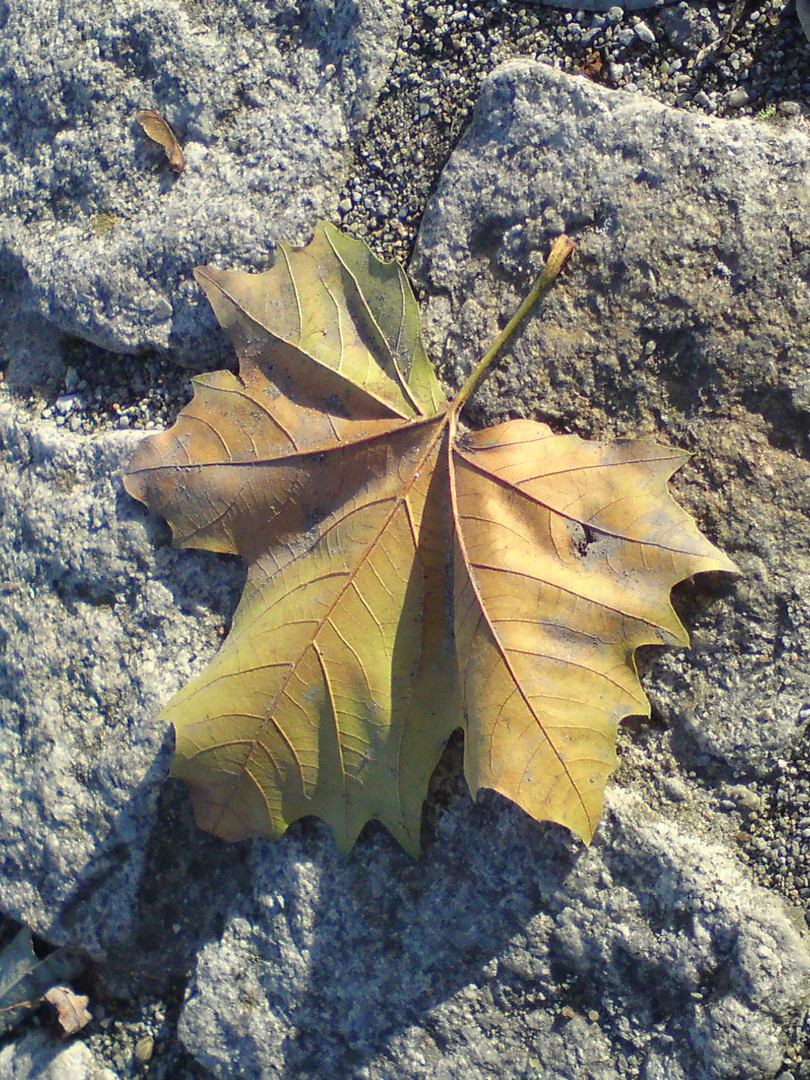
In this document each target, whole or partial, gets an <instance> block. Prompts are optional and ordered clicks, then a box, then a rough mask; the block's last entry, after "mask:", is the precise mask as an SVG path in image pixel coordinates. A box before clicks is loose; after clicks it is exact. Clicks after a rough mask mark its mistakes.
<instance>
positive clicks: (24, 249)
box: [0, 0, 402, 362]
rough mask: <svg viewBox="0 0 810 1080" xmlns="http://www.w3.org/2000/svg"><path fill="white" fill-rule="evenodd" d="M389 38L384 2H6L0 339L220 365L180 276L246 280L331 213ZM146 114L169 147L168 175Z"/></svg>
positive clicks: (0, 42)
mask: <svg viewBox="0 0 810 1080" xmlns="http://www.w3.org/2000/svg"><path fill="white" fill-rule="evenodd" d="M401 18H402V3H401V0H318V2H312V3H307V4H301V5H298V4H296V3H294V2H293V0H268V2H267V3H263V4H260V5H257V4H254V3H252V2H251V0H247V2H234V3H228V4H222V3H220V2H218V0H198V2H195V3H194V4H188V3H184V2H181V0H160V2H155V0H121V2H119V3H116V4H115V5H112V6H111V5H109V4H106V3H96V4H95V5H94V4H92V3H82V4H62V5H54V4H52V3H49V2H44V3H31V2H30V0H6V2H4V3H3V5H2V11H1V12H0V21H1V22H2V35H0V67H2V69H3V70H5V71H8V72H9V73H11V74H10V75H9V78H8V79H5V80H4V81H3V83H2V85H0V154H2V161H3V168H2V170H0V282H1V283H2V285H1V286H0V288H2V290H9V291H10V292H11V293H12V300H13V302H12V303H10V310H9V312H8V314H9V319H8V321H5V320H3V325H2V326H0V333H6V332H9V331H10V329H11V327H12V326H13V324H14V321H15V318H14V317H12V316H15V315H16V312H17V310H19V308H22V309H23V310H24V311H26V310H27V311H29V312H33V313H36V314H40V315H41V316H42V317H43V318H45V319H46V320H47V321H48V322H49V323H50V324H51V325H52V326H53V327H55V328H57V329H58V330H59V331H62V332H64V333H67V334H72V335H77V336H79V337H83V338H86V339H88V340H90V341H93V342H95V343H96V344H98V345H101V346H103V347H105V348H109V349H112V350H118V351H137V350H140V349H145V348H156V349H169V348H171V349H172V350H173V351H174V352H175V354H176V356H177V357H178V359H183V360H186V361H189V362H198V361H200V360H201V359H202V360H203V361H204V359H205V357H206V356H210V355H212V354H213V353H214V352H215V351H216V350H217V349H219V348H221V345H220V339H219V337H218V336H217V335H216V334H213V333H212V330H213V328H214V322H213V319H212V317H211V315H210V312H209V311H208V309H207V305H206V303H205V300H204V299H203V297H202V294H201V292H200V290H199V289H198V288H197V287H196V285H195V284H194V281H193V279H192V277H191V271H192V269H193V267H194V266H195V265H196V264H198V263H203V262H209V261H213V262H216V261H217V259H218V258H220V257H221V256H222V254H223V253H225V254H226V257H227V259H228V265H233V259H234V256H235V255H236V254H237V253H238V254H239V255H240V257H241V258H242V260H243V262H242V265H243V266H244V267H245V268H253V269H255V268H262V267H264V266H266V265H267V263H268V261H269V260H270V258H271V255H272V251H273V249H274V245H275V244H276V242H277V241H278V240H279V239H280V238H283V239H286V240H288V241H289V240H299V241H304V240H306V239H307V237H308V233H309V231H310V230H311V227H312V224H313V223H314V221H315V220H316V219H317V218H318V217H321V216H329V215H330V214H334V213H335V210H336V206H337V199H338V194H339V191H340V188H341V185H342V183H343V180H344V176H345V169H346V163H347V160H348V152H349V150H350V147H351V144H352V140H353V139H355V138H356V137H357V136H358V135H359V133H360V131H361V130H362V128H363V125H364V123H365V120H366V118H367V116H368V112H369V109H370V107H371V105H372V104H373V102H374V101H375V99H376V96H377V93H378V91H379V89H380V86H381V85H382V83H383V81H384V79H385V76H386V73H387V71H388V68H389V66H390V63H391V60H392V58H393V55H394V52H395V48H396V41H397V36H398V33H399V29H400V25H401ZM145 107H148V108H156V109H158V110H159V111H160V112H161V113H163V114H165V116H166V118H167V119H168V120H169V122H170V123H171V124H172V125H173V126H174V127H175V129H176V131H177V133H178V136H179V138H180V141H181V142H182V144H183V147H184V151H185V157H186V167H185V170H184V171H183V172H182V173H181V174H180V175H176V174H174V173H173V172H172V171H171V169H170V168H169V167H168V163H167V161H166V157H165V154H164V152H163V150H162V149H161V148H160V147H159V146H157V145H156V144H154V143H152V142H150V141H149V140H148V139H147V138H146V136H145V135H144V133H143V131H142V130H141V128H140V126H139V125H138V123H137V122H136V120H135V114H136V112H137V111H138V110H139V109H143V108H145ZM7 306H9V305H7ZM2 316H3V305H2V304H0V318H2Z"/></svg>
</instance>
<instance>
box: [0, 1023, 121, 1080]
mask: <svg viewBox="0 0 810 1080" xmlns="http://www.w3.org/2000/svg"><path fill="white" fill-rule="evenodd" d="M33 1077H37V1080H117V1078H116V1075H115V1073H114V1072H113V1071H112V1070H111V1069H108V1068H106V1067H105V1066H103V1065H100V1064H99V1063H98V1061H97V1060H96V1059H95V1057H94V1056H93V1054H92V1053H91V1051H90V1050H89V1049H88V1048H87V1046H85V1044H84V1043H83V1042H81V1040H72V1041H71V1042H69V1043H68V1044H67V1045H65V1043H64V1042H61V1041H60V1040H59V1039H57V1038H55V1037H54V1036H53V1035H49V1034H48V1033H47V1032H44V1031H32V1032H29V1034H27V1035H25V1036H23V1038H21V1039H18V1040H17V1042H15V1043H10V1044H9V1045H8V1046H4V1047H3V1049H2V1050H0V1080H32V1078H33Z"/></svg>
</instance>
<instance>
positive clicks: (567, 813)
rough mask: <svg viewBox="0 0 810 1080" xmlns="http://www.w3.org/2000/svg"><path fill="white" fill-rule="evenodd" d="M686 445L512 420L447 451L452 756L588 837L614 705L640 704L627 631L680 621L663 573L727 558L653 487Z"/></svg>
mask: <svg viewBox="0 0 810 1080" xmlns="http://www.w3.org/2000/svg"><path fill="white" fill-rule="evenodd" d="M685 460H686V455H684V454H681V453H679V452H678V451H672V450H668V449H666V448H664V447H661V446H658V445H657V444H656V443H654V442H652V441H651V440H645V439H637V440H623V441H620V442H614V443H598V442H585V441H583V440H581V439H579V438H578V437H576V436H573V435H558V436H555V435H553V434H552V432H551V431H550V429H549V428H548V427H546V426H545V425H544V424H536V423H533V422H532V421H528V420H515V421H510V422H509V423H506V424H501V425H499V426H498V427H495V428H490V429H489V430H487V431H484V432H479V433H475V434H473V435H470V436H468V437H467V438H465V439H464V440H463V441H462V442H461V444H460V445H459V446H458V447H457V448H456V450H455V451H454V453H453V487H454V508H455V516H456V526H457V531H456V560H455V633H456V648H457V654H458V659H459V665H460V669H461V679H462V687H463V695H464V705H465V711H466V715H467V739H466V743H465V771H466V775H467V779H468V782H469V784H470V788H471V790H472V791H473V792H475V791H477V790H478V789H479V788H482V787H489V788H494V789H495V790H496V791H500V792H501V793H502V794H504V795H506V796H508V797H509V798H510V799H513V800H514V801H515V802H517V803H519V804H520V805H521V806H522V807H523V808H524V809H525V810H527V811H528V813H530V814H531V815H532V816H533V817H536V818H539V819H545V818H551V819H553V820H555V821H559V822H561V823H562V824H564V825H567V826H568V827H569V828H570V829H572V830H573V831H574V832H576V833H577V834H578V835H579V836H581V837H582V838H583V839H585V840H586V841H587V840H590V838H591V836H592V834H593V831H594V829H595V828H596V825H597V823H598V821H599V818H600V817H601V813H602V803H603V793H604V787H605V782H606V780H607V777H608V775H609V774H610V772H611V771H612V770H613V769H614V768H615V766H616V756H615V737H616V728H617V726H618V723H619V721H620V720H621V719H622V718H623V717H625V716H627V715H629V714H632V713H635V714H643V715H648V714H649V703H648V701H647V698H646V696H645V695H644V692H643V690H642V688H641V684H640V682H639V679H638V675H637V673H636V667H635V662H634V654H635V651H636V649H637V648H638V647H639V645H650V644H664V643H669V642H676V643H681V644H688V637H687V635H686V632H685V630H684V628H683V626H682V625H681V623H680V620H679V619H678V617H677V615H676V614H675V612H674V610H673V608H672V605H671V603H670V599H669V595H670V591H671V589H672V586H673V585H675V584H676V583H677V582H679V581H682V580H683V579H684V578H687V577H690V576H691V575H692V574H696V573H699V572H701V571H706V570H727V571H733V570H734V569H735V568H734V564H733V563H732V562H731V560H729V559H727V558H726V557H725V556H724V555H722V553H721V552H719V551H718V550H717V549H716V548H715V547H714V546H713V545H712V544H710V543H709V541H708V540H706V539H705V537H703V536H701V535H700V533H699V532H698V530H697V528H696V527H695V525H694V522H693V521H692V520H691V518H690V517H689V515H688V514H686V513H685V512H684V511H683V510H681V509H680V507H678V506H677V504H676V503H675V501H674V500H673V499H672V497H671V496H670V495H669V493H668V491H667V480H668V479H669V477H670V476H671V475H672V473H673V472H675V470H676V469H678V468H680V466H681V465H682V464H683V463H684V461H685Z"/></svg>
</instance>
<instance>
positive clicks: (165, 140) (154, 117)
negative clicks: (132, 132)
mask: <svg viewBox="0 0 810 1080" xmlns="http://www.w3.org/2000/svg"><path fill="white" fill-rule="evenodd" d="M135 119H136V120H137V121H138V123H139V124H140V125H141V127H142V128H143V130H144V131H145V132H146V134H147V135H148V136H149V138H150V139H152V140H153V141H154V142H156V143H160V145H161V146H162V147H163V149H164V150H165V151H166V157H167V158H168V159H169V165H170V166H171V168H172V169H174V171H175V172H176V173H181V172H182V171H183V169H184V167H185V164H186V159H185V158H184V157H183V151H182V150H181V149H180V143H179V142H178V141H177V136H176V135H175V133H174V132H173V131H172V129H171V125H170V124H169V122H168V120H164V119H163V117H162V116H161V115H160V113H159V112H155V110H154V109H141V111H140V112H139V113H136V115H135Z"/></svg>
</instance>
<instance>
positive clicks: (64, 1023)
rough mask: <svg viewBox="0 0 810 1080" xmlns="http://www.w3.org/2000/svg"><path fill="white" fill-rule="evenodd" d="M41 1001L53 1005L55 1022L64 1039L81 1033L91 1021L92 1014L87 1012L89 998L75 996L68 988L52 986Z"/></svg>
mask: <svg viewBox="0 0 810 1080" xmlns="http://www.w3.org/2000/svg"><path fill="white" fill-rule="evenodd" d="M43 1001H47V1002H48V1003H49V1004H50V1005H53V1007H54V1009H55V1010H56V1022H57V1023H58V1024H59V1027H60V1028H61V1031H62V1035H63V1037H65V1038H66V1037H67V1036H68V1035H75V1034H76V1032H77V1031H81V1029H82V1028H83V1027H84V1026H85V1025H86V1024H89V1023H90V1021H91V1020H92V1019H93V1014H92V1013H90V1012H88V1011H87V1003H88V1002H89V1001H90V998H88V997H86V996H85V995H84V994H77V993H76V992H75V991H74V990H71V988H70V987H69V986H52V987H51V989H50V990H48V992H47V993H46V994H45V995H44V997H43Z"/></svg>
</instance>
